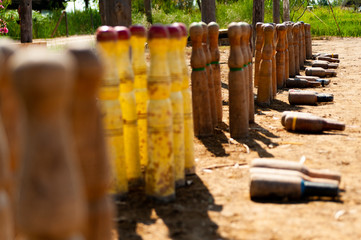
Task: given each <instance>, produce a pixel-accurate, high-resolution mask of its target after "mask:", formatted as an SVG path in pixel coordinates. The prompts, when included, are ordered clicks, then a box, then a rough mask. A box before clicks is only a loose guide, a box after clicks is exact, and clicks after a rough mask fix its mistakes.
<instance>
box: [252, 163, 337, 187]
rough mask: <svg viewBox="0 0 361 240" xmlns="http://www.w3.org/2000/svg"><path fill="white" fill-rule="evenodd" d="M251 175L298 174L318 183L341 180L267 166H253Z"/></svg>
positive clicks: (297, 175)
mask: <svg viewBox="0 0 361 240" xmlns="http://www.w3.org/2000/svg"><path fill="white" fill-rule="evenodd" d="M249 172H250V175H251V176H252V175H254V174H262V175H263V174H270V175H273V176H274V175H281V176H292V177H293V176H296V177H300V178H302V180H304V181H310V182H318V183H331V184H335V185H338V184H339V182H338V181H336V180H332V179H327V178H313V177H310V176H308V175H306V174H304V173H302V172H300V171H294V170H288V169H276V168H267V167H251V168H250V169H249Z"/></svg>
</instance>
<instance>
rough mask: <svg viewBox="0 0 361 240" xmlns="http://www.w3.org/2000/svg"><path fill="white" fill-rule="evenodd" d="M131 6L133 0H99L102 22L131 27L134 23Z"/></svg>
mask: <svg viewBox="0 0 361 240" xmlns="http://www.w3.org/2000/svg"><path fill="white" fill-rule="evenodd" d="M131 6H132V4H131V0H99V10H100V16H101V19H102V24H105V25H109V26H126V27H129V26H130V25H132V7H131ZM103 15H104V16H103ZM103 21H104V23H103Z"/></svg>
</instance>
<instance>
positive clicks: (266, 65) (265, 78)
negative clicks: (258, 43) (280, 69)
mask: <svg viewBox="0 0 361 240" xmlns="http://www.w3.org/2000/svg"><path fill="white" fill-rule="evenodd" d="M263 32H264V33H263V34H264V35H263V36H264V44H263V48H262V60H261V63H260V68H259V69H260V75H259V82H258V92H257V103H258V104H260V105H266V106H268V105H270V104H271V98H272V54H273V47H272V44H273V34H274V29H273V26H272V25H271V24H265V25H264V26H263Z"/></svg>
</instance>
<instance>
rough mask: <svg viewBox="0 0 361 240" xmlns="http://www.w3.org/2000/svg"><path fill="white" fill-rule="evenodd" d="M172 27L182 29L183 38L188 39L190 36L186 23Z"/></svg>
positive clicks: (175, 24)
mask: <svg viewBox="0 0 361 240" xmlns="http://www.w3.org/2000/svg"><path fill="white" fill-rule="evenodd" d="M172 25H174V26H177V27H179V28H180V30H181V32H182V37H187V36H188V31H187V27H186V25H185V24H184V23H173V24H172Z"/></svg>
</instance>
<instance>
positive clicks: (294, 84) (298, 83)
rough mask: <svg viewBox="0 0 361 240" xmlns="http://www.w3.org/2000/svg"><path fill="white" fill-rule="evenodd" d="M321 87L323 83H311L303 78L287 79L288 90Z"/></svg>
mask: <svg viewBox="0 0 361 240" xmlns="http://www.w3.org/2000/svg"><path fill="white" fill-rule="evenodd" d="M319 86H321V82H317V81H309V80H306V79H301V78H287V80H286V87H288V88H312V87H319Z"/></svg>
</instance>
